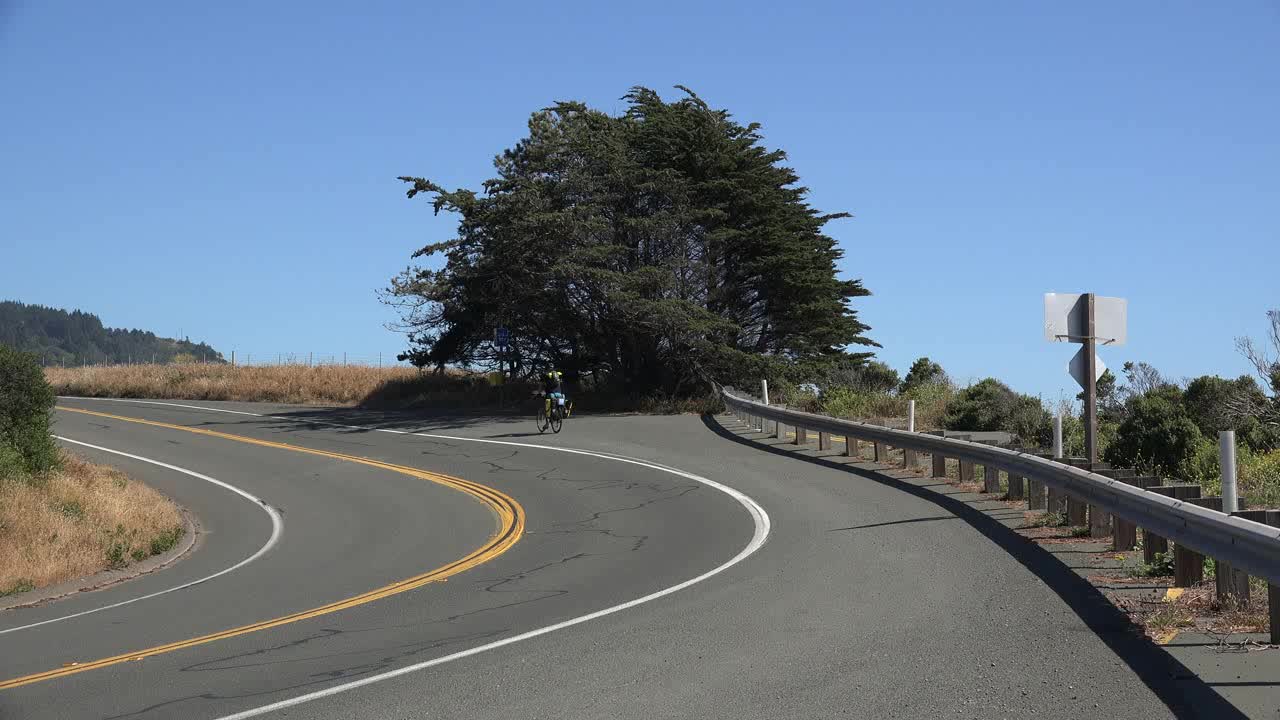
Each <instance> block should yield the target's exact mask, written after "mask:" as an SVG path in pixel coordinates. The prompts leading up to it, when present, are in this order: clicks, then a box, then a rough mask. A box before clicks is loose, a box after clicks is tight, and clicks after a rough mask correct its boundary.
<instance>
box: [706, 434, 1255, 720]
mask: <svg viewBox="0 0 1280 720" xmlns="http://www.w3.org/2000/svg"><path fill="white" fill-rule="evenodd" d="M702 422H703V424H704V425H706V426H707V428H709V429H710V430H711V431H712V432H714V433H715V434H716V435H719V436H720V437H722V438H724V439H726V440H729V441H732V442H735V443H738V444H741V445H747V446H749V447H753V448H756V449H758V450H762V451H764V452H769V453H774V454H776V455H783V456H785V457H788V458H792V459H794V460H798V461H800V462H807V463H812V464H814V465H819V466H822V467H825V468H830V469H833V470H842V471H844V472H847V473H850V474H853V475H857V476H859V477H861V478H864V479H866V480H870V481H872V482H876V483H879V484H881V485H885V486H887V487H892V488H894V489H896V490H900V491H902V492H904V493H907V494H909V495H913V496H915V497H918V498H920V499H922V500H926V501H928V502H931V503H933V504H934V505H937V506H938V507H940V508H942V509H944V510H947V511H949V512H951V513H952V514H953V515H955V516H956V517H958V518H960V519H962V520H964V521H965V522H967V523H968V524H969V525H970V526H972V527H973V528H974V529H975V530H977V531H978V532H980V533H982V534H983V535H984V536H985V537H986V538H987V539H989V540H991V542H993V543H995V544H996V545H999V546H1000V547H1001V548H1002V549H1003V550H1004V551H1005V552H1007V553H1009V555H1011V556H1012V557H1013V558H1014V559H1015V560H1017V561H1018V562H1020V563H1021V564H1022V565H1023V566H1024V567H1026V568H1027V569H1028V570H1030V571H1031V572H1032V573H1034V574H1035V575H1036V577H1038V578H1040V579H1041V580H1042V581H1043V582H1044V583H1045V584H1046V585H1048V586H1049V588H1050V589H1052V590H1053V591H1054V592H1055V593H1057V595H1058V597H1060V598H1062V601H1063V602H1065V603H1066V604H1067V606H1068V607H1070V608H1071V610H1072V611H1073V612H1075V614H1076V615H1077V616H1078V617H1079V618H1080V619H1081V620H1082V621H1083V622H1084V623H1085V625H1087V626H1088V627H1089V629H1090V630H1092V631H1093V632H1094V633H1096V634H1097V635H1098V637H1100V638H1101V639H1102V641H1103V642H1105V643H1106V644H1107V646H1108V647H1109V648H1111V651H1112V652H1114V653H1115V654H1116V656H1117V657H1119V658H1120V659H1121V661H1123V662H1124V663H1125V664H1127V665H1128V666H1129V669H1131V670H1132V671H1133V672H1134V674H1136V675H1137V676H1138V677H1139V678H1141V679H1142V682H1143V683H1145V684H1146V686H1147V687H1149V688H1151V691H1152V692H1154V693H1155V694H1156V696H1157V697H1159V698H1160V700H1161V701H1162V702H1163V703H1164V704H1165V705H1166V706H1167V707H1168V708H1169V710H1170V712H1172V713H1173V714H1174V716H1175V717H1178V718H1215V719H1223V720H1225V719H1227V718H1244V717H1247V716H1246V715H1244V714H1243V713H1241V712H1240V711H1239V710H1238V709H1236V707H1235V706H1233V705H1232V704H1231V703H1229V702H1227V701H1226V699H1224V698H1223V697H1222V696H1221V695H1219V694H1218V693H1217V692H1215V691H1214V690H1213V687H1212V686H1210V685H1209V684H1208V683H1206V682H1205V681H1204V680H1202V679H1201V678H1200V677H1198V676H1197V675H1195V674H1194V673H1193V672H1192V671H1191V670H1189V669H1188V668H1187V666H1185V665H1183V664H1182V663H1181V662H1179V661H1178V660H1177V659H1175V658H1174V657H1173V656H1171V655H1170V654H1169V653H1167V652H1165V651H1164V650H1163V649H1161V648H1160V647H1159V646H1157V645H1155V644H1153V643H1152V642H1151V641H1150V640H1148V639H1147V637H1146V636H1145V635H1143V634H1142V630H1141V629H1140V628H1139V627H1138V626H1137V625H1135V624H1134V623H1133V622H1131V621H1130V620H1129V618H1128V616H1127V615H1125V614H1124V613H1123V612H1122V611H1121V610H1120V609H1119V608H1117V607H1116V606H1115V605H1114V604H1112V603H1111V601H1110V600H1108V599H1107V598H1106V596H1104V595H1103V594H1102V593H1101V592H1100V591H1099V590H1098V589H1097V588H1096V587H1094V586H1093V584H1092V583H1090V582H1089V581H1088V580H1086V579H1084V578H1083V577H1081V576H1080V575H1078V574H1076V573H1075V572H1074V571H1073V570H1071V569H1070V568H1069V567H1067V566H1066V565H1064V564H1063V563H1062V562H1060V561H1059V560H1058V559H1057V558H1055V557H1054V556H1053V555H1051V554H1050V553H1049V552H1048V551H1046V550H1044V549H1043V548H1041V547H1040V546H1039V545H1037V544H1035V543H1032V542H1028V541H1027V539H1026V538H1024V537H1022V536H1021V535H1019V534H1017V533H1016V532H1014V531H1013V530H1011V529H1010V528H1008V527H1006V526H1005V525H1003V524H1001V523H1000V522H998V521H996V520H995V519H993V518H991V517H989V516H988V515H987V514H985V513H984V512H982V511H981V510H978V509H976V508H974V507H972V506H971V505H970V504H968V503H966V502H964V501H961V500H957V499H955V498H952V497H949V496H948V495H946V494H943V493H939V492H935V491H933V490H929V489H927V488H924V487H921V486H918V485H914V484H912V483H909V482H905V481H903V480H898V479H896V478H893V477H890V476H888V475H883V474H880V473H878V472H876V471H874V470H871V469H867V468H860V467H856V466H853V465H850V464H848V463H843V462H835V461H833V460H828V459H826V458H824V457H819V456H815V455H813V454H810V453H803V452H802V453H797V452H792V451H789V450H782V449H779V448H778V447H774V446H773V445H771V444H769V443H764V442H756V441H754V440H752V439H750V438H747V437H743V436H741V435H739V434H738V433H736V432H734V431H732V430H730V429H728V428H726V427H724V426H723V425H721V424H720V422H719V420H718V419H717V418H715V417H712V416H710V415H703V416H702ZM791 447H794V446H791ZM928 519H937V518H921V519H920V520H918V521H923V520H928ZM918 521H917V522H918ZM902 522H912V521H902ZM849 529H856V528H849Z"/></svg>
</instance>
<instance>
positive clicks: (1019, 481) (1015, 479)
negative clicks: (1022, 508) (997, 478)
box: [1005, 473, 1027, 500]
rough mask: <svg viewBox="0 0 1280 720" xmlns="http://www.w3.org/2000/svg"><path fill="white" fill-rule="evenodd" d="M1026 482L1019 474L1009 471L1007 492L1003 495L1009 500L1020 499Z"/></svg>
mask: <svg viewBox="0 0 1280 720" xmlns="http://www.w3.org/2000/svg"><path fill="white" fill-rule="evenodd" d="M1026 482H1027V479H1026V478H1024V477H1022V476H1021V475H1014V474H1013V473H1009V492H1008V493H1007V494H1006V495H1005V497H1006V498H1007V499H1009V500H1021V499H1022V498H1023V494H1024V491H1025V490H1024V489H1025V487H1026Z"/></svg>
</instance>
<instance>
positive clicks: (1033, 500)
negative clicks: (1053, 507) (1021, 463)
mask: <svg viewBox="0 0 1280 720" xmlns="http://www.w3.org/2000/svg"><path fill="white" fill-rule="evenodd" d="M1047 490H1048V486H1046V485H1045V484H1044V483H1043V482H1041V481H1039V480H1033V479H1032V478H1027V509H1028V510H1047V509H1048V507H1049V501H1048V498H1046V497H1045V495H1046V494H1047Z"/></svg>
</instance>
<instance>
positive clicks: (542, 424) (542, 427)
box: [535, 405, 547, 433]
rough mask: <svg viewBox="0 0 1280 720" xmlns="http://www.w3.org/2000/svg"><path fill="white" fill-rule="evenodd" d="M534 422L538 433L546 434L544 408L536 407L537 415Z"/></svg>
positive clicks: (545, 413) (545, 410) (545, 412)
mask: <svg viewBox="0 0 1280 720" xmlns="http://www.w3.org/2000/svg"><path fill="white" fill-rule="evenodd" d="M535 420H537V422H538V432H540V433H544V432H546V431H547V409H546V408H544V407H543V406H542V405H538V415H537V417H536V418H535Z"/></svg>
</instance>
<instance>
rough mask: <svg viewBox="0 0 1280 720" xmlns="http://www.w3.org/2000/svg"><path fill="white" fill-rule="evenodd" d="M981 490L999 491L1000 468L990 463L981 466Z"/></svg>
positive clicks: (987, 491)
mask: <svg viewBox="0 0 1280 720" xmlns="http://www.w3.org/2000/svg"><path fill="white" fill-rule="evenodd" d="M982 492H984V493H991V494H999V493H1000V470H999V469H998V468H995V467H992V466H990V465H983V466H982Z"/></svg>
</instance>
